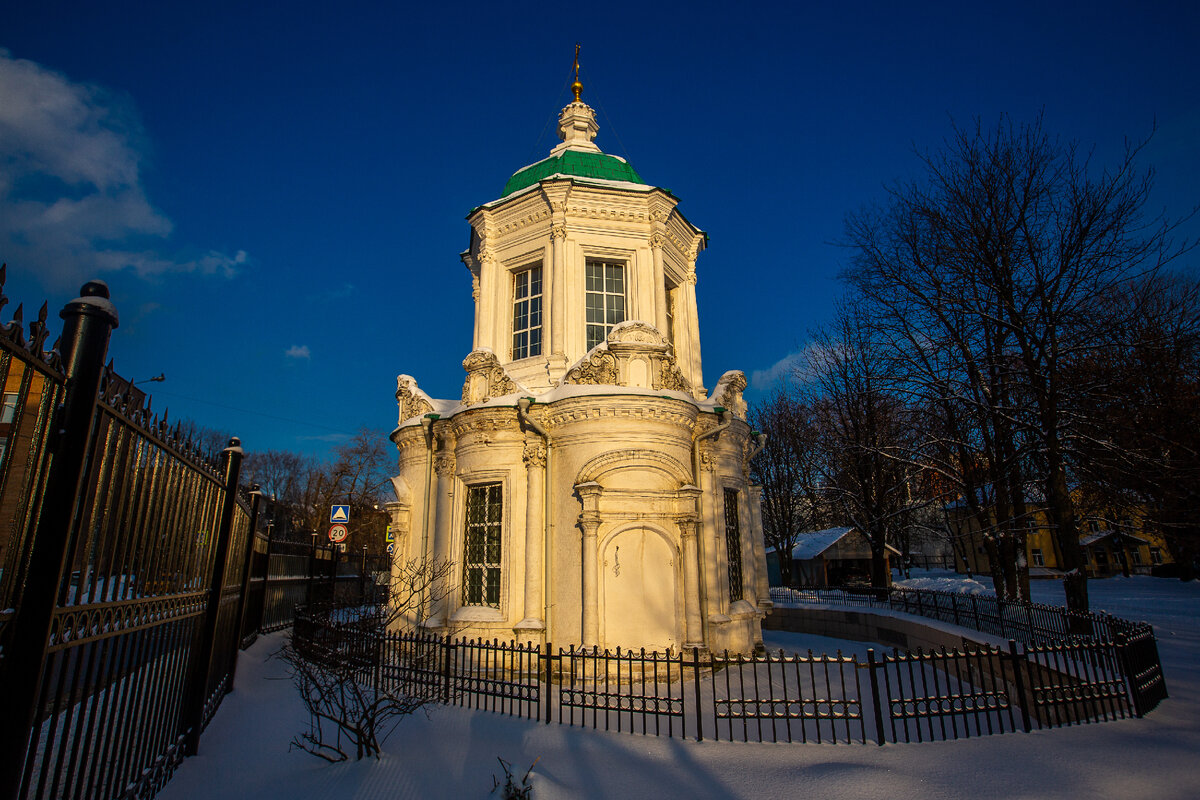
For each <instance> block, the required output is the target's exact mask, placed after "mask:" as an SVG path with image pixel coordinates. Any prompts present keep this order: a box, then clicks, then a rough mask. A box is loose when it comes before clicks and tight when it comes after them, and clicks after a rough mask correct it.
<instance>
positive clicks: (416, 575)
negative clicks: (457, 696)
mask: <svg viewBox="0 0 1200 800" xmlns="http://www.w3.org/2000/svg"><path fill="white" fill-rule="evenodd" d="M451 567H452V564H451V562H448V561H425V560H413V561H409V562H407V563H403V564H399V565H396V566H395V567H394V569H393V573H392V582H391V592H390V595H391V599H390V602H389V603H388V604H387V605H385V606H359V607H352V608H339V609H332V608H325V609H309V610H308V611H307V613H305V614H301V615H299V616H298V618H297V620H296V624H295V626H294V628H293V631H292V636H291V638H290V639H289V641H288V643H287V644H286V645H285V646H284V648H283V649H282V650H281V651H280V657H281V658H282V659H283V660H284V661H285V662H286V663H287V664H288V666H289V667H290V669H291V673H292V681H293V683H294V684H295V686H296V689H297V690H298V691H299V692H300V697H301V699H302V700H303V701H304V704H305V708H306V709H307V710H308V715H309V725H308V729H307V730H306V731H304V732H302V733H300V734H298V735H297V736H296V737H295V738H294V739H293V740H292V744H293V745H294V746H295V747H299V748H300V749H301V750H304V751H306V752H309V753H312V754H313V755H315V756H319V757H320V758H323V759H325V760H327V761H335V762H336V761H345V760H347V759H348V758H350V756H351V754H353V755H354V758H355V759H356V760H358V759H362V758H365V757H367V756H374V757H375V758H378V757H379V755H380V753H381V751H382V750H381V749H382V746H383V743H384V741H385V740H386V739H387V737H388V735H389V734H390V733H391V732H392V731H393V730H395V727H396V726H397V725H398V724H399V723H400V722H401V720H403V718H404V717H405V716H407V715H409V714H412V713H413V712H414V711H417V710H418V709H420V708H421V707H422V706H424V705H426V704H427V703H430V702H434V701H436V700H437V699H438V698H437V696H436V695H435V694H434V693H433V692H432V690H431V689H430V687H431V685H433V684H436V681H429V680H422V679H421V676H422V675H425V676H427V675H429V674H439V664H440V662H439V660H438V654H439V653H441V652H442V650H441V649H440V648H439V647H437V643H436V641H434V640H433V639H430V638H427V637H422V636H418V635H409V636H407V637H402V638H403V639H404V644H405V646H403V647H396V648H388V647H385V643H386V642H387V641H389V636H390V637H393V640H394V639H395V638H397V637H399V636H401V635H402V634H405V633H408V634H412V633H413V631H414V627H413V626H412V621H413V620H416V619H421V618H423V617H424V616H425V615H426V614H427V613H428V609H429V607H430V606H431V605H432V604H434V603H436V602H438V600H439V599H440V598H441V597H443V596H444V595H445V593H446V591H447V588H448V579H449V576H450V573H451ZM385 659H386V662H387V663H385ZM385 667H386V668H387V669H386V671H385Z"/></svg>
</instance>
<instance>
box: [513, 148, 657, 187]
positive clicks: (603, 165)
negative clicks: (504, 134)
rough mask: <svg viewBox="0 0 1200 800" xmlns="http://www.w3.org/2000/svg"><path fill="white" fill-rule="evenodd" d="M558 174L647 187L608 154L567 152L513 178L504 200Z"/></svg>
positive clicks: (624, 164) (620, 162)
mask: <svg viewBox="0 0 1200 800" xmlns="http://www.w3.org/2000/svg"><path fill="white" fill-rule="evenodd" d="M554 174H561V175H577V176H579V177H581V178H603V179H604V180H610V181H628V182H629V183H640V184H642V185H643V186H644V185H647V184H646V182H645V181H644V180H642V176H641V175H638V174H637V172H636V171H635V170H634V169H633V167H631V166H630V165H629V162H628V161H625V160H623V159H620V158H617V157H616V156H610V155H607V154H605V153H584V152H580V151H578V150H565V151H563V153H562V154H561V155H557V156H553V157H552V158H547V159H544V160H542V161H539V162H538V163H536V164H533V165H531V166H528V167H526V168H525V169H523V170H521V171H520V172H518V173H517V174H516V175H513V176H512V177H511V178H509V179H508V183H506V184H504V193H503V194H501V195H500V196H501V197H508V196H509V195H510V194H512V193H513V192H517V191H520V190H521V189H524V188H526V187H528V186H533V185H534V184H535V183H537V182H539V181H541V180H542V179H543V178H548V177H550V176H551V175H554Z"/></svg>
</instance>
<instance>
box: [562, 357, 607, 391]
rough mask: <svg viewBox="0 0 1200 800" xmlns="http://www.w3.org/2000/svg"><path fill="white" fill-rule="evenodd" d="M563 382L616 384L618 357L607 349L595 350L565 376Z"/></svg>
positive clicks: (601, 384) (600, 384) (598, 384)
mask: <svg viewBox="0 0 1200 800" xmlns="http://www.w3.org/2000/svg"><path fill="white" fill-rule="evenodd" d="M563 383H577V384H589V385H594V386H607V385H616V383H617V359H616V356H614V355H613V354H612V353H610V352H608V351H607V350H600V349H597V350H593V351H592V352H591V354H589V355H588V356H587V357H586V358H584V359H583V360H581V361H580V362H579V364H578V365H577V366H575V367H574V368H573V369H572V370H571V371H570V372H568V373H567V374H566V375H565V376H564V377H563Z"/></svg>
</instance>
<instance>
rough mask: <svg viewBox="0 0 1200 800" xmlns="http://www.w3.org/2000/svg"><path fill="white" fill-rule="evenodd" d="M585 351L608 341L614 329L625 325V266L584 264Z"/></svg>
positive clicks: (605, 262)
mask: <svg viewBox="0 0 1200 800" xmlns="http://www.w3.org/2000/svg"><path fill="white" fill-rule="evenodd" d="M586 303H587V349H588V350H591V349H592V348H593V347H595V346H596V345H598V344H600V343H601V342H603V341H604V340H605V339H606V338H608V333H609V331H611V330H612V329H613V326H614V325H617V324H619V323H622V322H624V321H625V266H624V265H623V264H612V263H609V262H607V261H589V262H587V292H586Z"/></svg>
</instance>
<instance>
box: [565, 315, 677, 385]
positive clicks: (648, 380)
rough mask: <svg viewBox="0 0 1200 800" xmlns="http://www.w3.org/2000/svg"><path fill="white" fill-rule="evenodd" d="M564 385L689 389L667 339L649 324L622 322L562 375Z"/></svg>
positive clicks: (636, 321)
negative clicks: (605, 339) (606, 338)
mask: <svg viewBox="0 0 1200 800" xmlns="http://www.w3.org/2000/svg"><path fill="white" fill-rule="evenodd" d="M562 382H563V383H564V384H583V385H595V386H630V387H637V388H642V389H661V390H666V391H675V392H690V391H691V384H690V383H689V382H688V380H687V378H685V377H684V376H683V373H682V372H681V371H680V369H679V366H678V365H677V364H676V363H675V356H674V355H673V354H672V353H671V351H670V347H669V346H668V344H667V340H666V338H665V337H663V335H662V334H661V333H659V331H658V329H657V328H655V327H654V326H653V325H651V324H649V323H647V322H642V321H640V320H633V321H630V322H624V323H622V324H620V325H618V326H616V327H615V328H613V329H612V331H611V332H610V333H609V335H608V340H607V341H606V342H602V343H601V344H599V345H597V346H596V347H594V348H592V350H591V351H590V352H589V353H588V354H587V355H586V356H584V357H583V358H581V359H580V360H579V361H578V362H576V363H575V365H574V366H572V367H571V368H570V369H569V370H567V374H566V375H564V376H563V380H562Z"/></svg>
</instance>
